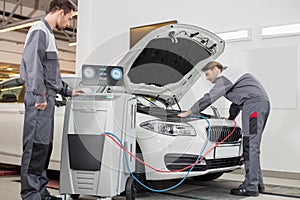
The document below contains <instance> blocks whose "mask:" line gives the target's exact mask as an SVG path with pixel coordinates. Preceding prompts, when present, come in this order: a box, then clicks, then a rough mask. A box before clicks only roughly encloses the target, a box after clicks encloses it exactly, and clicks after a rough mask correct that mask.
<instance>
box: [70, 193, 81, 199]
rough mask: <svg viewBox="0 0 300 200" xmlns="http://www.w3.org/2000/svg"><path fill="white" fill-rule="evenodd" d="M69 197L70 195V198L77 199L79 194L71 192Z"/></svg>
mask: <svg viewBox="0 0 300 200" xmlns="http://www.w3.org/2000/svg"><path fill="white" fill-rule="evenodd" d="M70 197H71V198H72V199H79V197H80V194H71V195H70Z"/></svg>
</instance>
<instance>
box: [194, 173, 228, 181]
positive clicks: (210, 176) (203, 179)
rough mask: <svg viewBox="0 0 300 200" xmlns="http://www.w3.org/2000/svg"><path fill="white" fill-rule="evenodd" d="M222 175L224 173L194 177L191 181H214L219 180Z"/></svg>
mask: <svg viewBox="0 0 300 200" xmlns="http://www.w3.org/2000/svg"><path fill="white" fill-rule="evenodd" d="M223 174H224V172H217V173H211V174H205V175H202V176H194V177H193V179H194V180H196V181H212V180H214V179H217V178H219V177H220V176H222V175H223Z"/></svg>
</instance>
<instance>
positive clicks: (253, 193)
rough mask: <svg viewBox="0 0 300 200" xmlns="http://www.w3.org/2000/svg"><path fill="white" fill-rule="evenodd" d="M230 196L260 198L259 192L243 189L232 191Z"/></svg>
mask: <svg viewBox="0 0 300 200" xmlns="http://www.w3.org/2000/svg"><path fill="white" fill-rule="evenodd" d="M230 194H232V195H237V196H255V197H257V196H258V192H256V191H248V190H246V189H245V188H243V187H239V188H233V189H231V190H230Z"/></svg>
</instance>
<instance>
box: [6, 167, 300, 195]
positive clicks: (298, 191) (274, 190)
mask: <svg viewBox="0 0 300 200" xmlns="http://www.w3.org/2000/svg"><path fill="white" fill-rule="evenodd" d="M19 179H20V177H19V176H18V175H10V176H0V199H1V200H19V199H20V196H19V191H20V182H19ZM242 180H243V175H239V174H231V173H229V174H224V175H223V176H222V177H220V178H219V179H217V180H214V181H210V182H198V181H195V180H193V179H188V180H187V181H185V182H184V183H183V184H182V185H181V186H180V187H178V188H177V189H174V190H172V191H169V192H166V193H160V194H158V193H152V192H144V193H141V194H138V196H137V198H136V199H147V200H159V199H164V200H166V199H170V200H171V199H172V200H176V199H183V200H184V199H200V200H212V199H220V200H221V199H222V200H224V199H225V200H226V199H228V200H229V199H265V200H270V199H274V200H275V199H278V200H279V199H280V200H282V199H291V200H292V199H300V180H290V179H275V178H265V184H266V185H265V186H266V193H265V194H260V195H259V197H237V196H232V195H230V194H229V191H230V188H232V187H237V186H238V185H239V184H240V181H242ZM175 183H176V182H174V181H161V182H152V183H151V185H152V186H153V187H155V188H165V187H168V186H170V185H174V184H175ZM49 190H50V192H51V193H52V194H55V195H56V194H58V190H55V189H49ZM80 199H81V200H96V199H97V198H96V197H88V196H81V197H80ZM113 199H115V200H125V197H124V196H118V197H114V198H113Z"/></svg>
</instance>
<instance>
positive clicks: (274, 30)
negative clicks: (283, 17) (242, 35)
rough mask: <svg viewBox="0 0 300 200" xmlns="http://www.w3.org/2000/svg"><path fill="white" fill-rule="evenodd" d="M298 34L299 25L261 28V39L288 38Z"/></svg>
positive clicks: (299, 32) (299, 31)
mask: <svg viewBox="0 0 300 200" xmlns="http://www.w3.org/2000/svg"><path fill="white" fill-rule="evenodd" d="M297 34H300V23H298V24H287V25H281V26H270V27H265V28H262V34H261V35H262V37H276V36H289V35H297Z"/></svg>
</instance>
